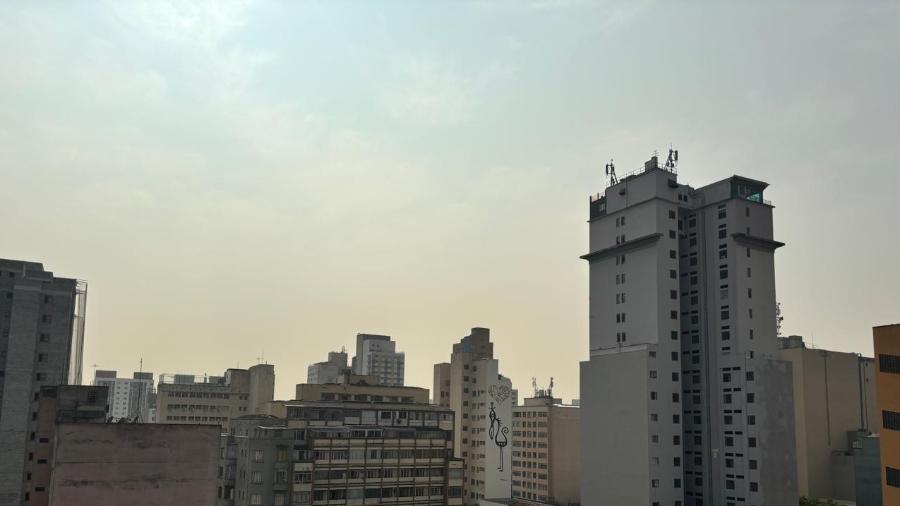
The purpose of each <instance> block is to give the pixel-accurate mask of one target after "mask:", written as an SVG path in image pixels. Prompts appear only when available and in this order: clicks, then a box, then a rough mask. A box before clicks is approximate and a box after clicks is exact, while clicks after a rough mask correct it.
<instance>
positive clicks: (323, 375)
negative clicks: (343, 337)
mask: <svg viewBox="0 0 900 506" xmlns="http://www.w3.org/2000/svg"><path fill="white" fill-rule="evenodd" d="M347 371H349V368H348V367H347V352H346V351H343V350H341V351H332V352H329V353H328V360H327V361H325V362H317V363H315V364H312V365H310V366H309V367H308V368H307V369H306V382H307V383H309V384H311V385H321V384H325V383H337V382H338V378H340V377H341V374H343V373H344V372H347Z"/></svg>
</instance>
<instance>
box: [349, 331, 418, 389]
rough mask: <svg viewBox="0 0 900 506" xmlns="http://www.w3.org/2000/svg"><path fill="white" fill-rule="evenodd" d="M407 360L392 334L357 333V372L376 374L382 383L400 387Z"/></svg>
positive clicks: (354, 365) (354, 362)
mask: <svg viewBox="0 0 900 506" xmlns="http://www.w3.org/2000/svg"><path fill="white" fill-rule="evenodd" d="M405 362H406V360H405V356H404V354H403V352H398V351H397V343H395V342H394V341H392V340H391V336H381V335H377V334H356V356H355V357H353V372H354V373H355V374H359V375H371V376H375V377H377V378H378V381H379V382H380V383H381V384H382V385H386V386H394V387H399V386H403V379H404V367H405Z"/></svg>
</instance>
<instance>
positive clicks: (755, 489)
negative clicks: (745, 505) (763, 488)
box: [750, 481, 759, 492]
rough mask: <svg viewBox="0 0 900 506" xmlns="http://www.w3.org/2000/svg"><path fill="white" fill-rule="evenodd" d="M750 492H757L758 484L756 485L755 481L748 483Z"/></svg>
mask: <svg viewBox="0 0 900 506" xmlns="http://www.w3.org/2000/svg"><path fill="white" fill-rule="evenodd" d="M750 491H751V492H759V483H756V482H755V481H751V482H750Z"/></svg>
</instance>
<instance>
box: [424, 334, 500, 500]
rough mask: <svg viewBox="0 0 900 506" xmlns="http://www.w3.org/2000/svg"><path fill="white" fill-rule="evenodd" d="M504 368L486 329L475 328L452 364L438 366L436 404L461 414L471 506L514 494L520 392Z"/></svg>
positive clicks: (459, 445) (458, 440) (460, 445)
mask: <svg viewBox="0 0 900 506" xmlns="http://www.w3.org/2000/svg"><path fill="white" fill-rule="evenodd" d="M499 367H500V364H499V361H498V360H497V359H495V358H494V345H493V343H491V341H490V330H489V329H486V328H473V329H472V332H471V334H470V335H468V336H465V337H464V338H462V339H461V340H460V342H459V343H456V344H454V345H453V354H452V355H451V357H450V363H449V364H447V363H443V364H437V365H435V367H434V371H435V377H434V388H435V389H436V391H435V393H434V399H435V402H437V403H438V404H439V405H441V406H448V407H450V409H452V410H453V412H454V413H455V414H456V427H455V430H454V437H455V441H454V448H455V449H456V456H457V457H459V458H461V459H463V461H464V468H465V480H464V490H463V500H464V504H467V505H476V504H479V502H480V501H482V500H485V499H509V497H510V495H511V492H512V480H511V476H512V475H511V470H512V462H511V451H512V447H511V445H512V434H511V433H510V430H511V428H510V425H511V424H512V406H514V405H515V390H513V388H512V382H511V381H510V380H509V378H506V377H504V376H502V375H501V374H500V373H499ZM448 378H449V382H448Z"/></svg>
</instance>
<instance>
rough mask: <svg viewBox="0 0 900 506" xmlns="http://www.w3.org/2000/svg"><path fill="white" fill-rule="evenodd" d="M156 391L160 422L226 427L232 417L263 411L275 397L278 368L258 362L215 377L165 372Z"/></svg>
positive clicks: (158, 419) (157, 419) (157, 416)
mask: <svg viewBox="0 0 900 506" xmlns="http://www.w3.org/2000/svg"><path fill="white" fill-rule="evenodd" d="M157 390H158V393H157V396H156V404H157V406H156V421H157V423H168V424H207V425H222V426H227V425H228V421H229V420H230V419H232V418H237V417H239V416H244V415H249V414H255V413H260V412H262V411H263V410H264V409H265V406H266V405H267V404H268V403H269V402H272V401H273V400H274V398H275V368H274V366H273V365H271V364H258V365H255V366H253V367H251V368H250V369H249V370H248V369H228V370H227V371H225V374H224V375H223V376H213V377H206V376H193V375H187V374H175V375H171V374H162V375H160V377H159V385H158V388H157Z"/></svg>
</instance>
